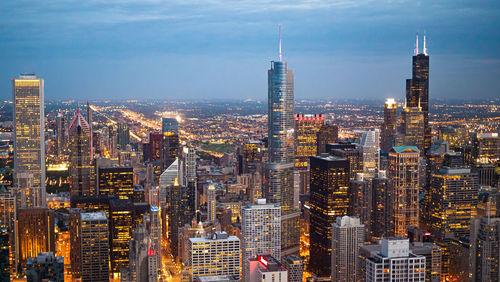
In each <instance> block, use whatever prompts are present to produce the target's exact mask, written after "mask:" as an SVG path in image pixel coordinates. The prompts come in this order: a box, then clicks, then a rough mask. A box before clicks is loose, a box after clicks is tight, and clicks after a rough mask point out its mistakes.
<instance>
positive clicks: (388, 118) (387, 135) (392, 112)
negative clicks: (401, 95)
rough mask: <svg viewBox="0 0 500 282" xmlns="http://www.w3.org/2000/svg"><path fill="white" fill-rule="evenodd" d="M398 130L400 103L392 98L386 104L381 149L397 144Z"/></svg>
mask: <svg viewBox="0 0 500 282" xmlns="http://www.w3.org/2000/svg"><path fill="white" fill-rule="evenodd" d="M397 132H398V103H397V102H396V101H395V100H394V99H392V98H390V99H387V100H386V101H385V105H384V123H383V124H382V130H381V141H380V149H382V150H383V151H385V152H389V150H390V149H391V148H392V147H394V146H395V145H396V134H397Z"/></svg>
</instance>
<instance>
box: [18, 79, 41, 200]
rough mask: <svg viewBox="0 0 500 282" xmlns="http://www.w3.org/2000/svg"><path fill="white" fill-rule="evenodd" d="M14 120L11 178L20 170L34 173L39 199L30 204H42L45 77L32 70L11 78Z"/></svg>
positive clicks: (34, 185)
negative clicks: (37, 76) (12, 174)
mask: <svg viewBox="0 0 500 282" xmlns="http://www.w3.org/2000/svg"><path fill="white" fill-rule="evenodd" d="M12 101H13V107H14V109H13V111H12V112H13V121H14V136H15V139H14V171H15V175H14V181H15V182H17V181H18V179H17V175H19V174H20V173H30V174H33V188H34V189H37V190H40V192H39V193H36V194H39V195H40V200H39V201H38V202H34V203H33V202H32V201H30V202H31V203H32V205H33V206H45V205H46V204H45V120H44V119H45V107H44V81H43V79H41V78H36V75H35V74H21V75H19V78H15V79H12Z"/></svg>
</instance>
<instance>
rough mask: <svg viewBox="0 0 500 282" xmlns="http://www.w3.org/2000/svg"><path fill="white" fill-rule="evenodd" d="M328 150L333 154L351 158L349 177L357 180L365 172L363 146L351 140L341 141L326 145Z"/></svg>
mask: <svg viewBox="0 0 500 282" xmlns="http://www.w3.org/2000/svg"><path fill="white" fill-rule="evenodd" d="M326 152H327V153H330V154H331V155H333V156H336V157H340V158H343V159H347V160H349V179H350V180H355V179H356V175H357V174H358V173H362V172H363V147H361V145H359V144H355V143H351V142H339V143H333V144H327V145H326Z"/></svg>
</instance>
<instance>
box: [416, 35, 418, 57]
mask: <svg viewBox="0 0 500 282" xmlns="http://www.w3.org/2000/svg"><path fill="white" fill-rule="evenodd" d="M416 55H418V32H417V41H416V43H415V56H416Z"/></svg>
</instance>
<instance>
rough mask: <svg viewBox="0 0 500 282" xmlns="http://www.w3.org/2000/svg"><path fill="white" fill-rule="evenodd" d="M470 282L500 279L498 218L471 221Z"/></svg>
mask: <svg viewBox="0 0 500 282" xmlns="http://www.w3.org/2000/svg"><path fill="white" fill-rule="evenodd" d="M470 246H471V248H470V259H469V265H470V269H469V277H470V281H498V278H499V277H500V250H499V249H500V217H495V218H490V217H479V218H474V219H472V221H471V231H470Z"/></svg>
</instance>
